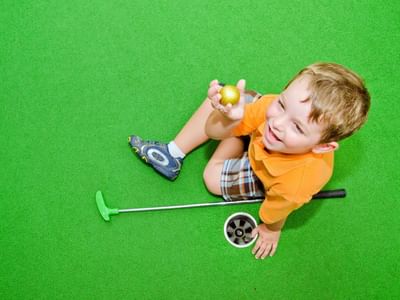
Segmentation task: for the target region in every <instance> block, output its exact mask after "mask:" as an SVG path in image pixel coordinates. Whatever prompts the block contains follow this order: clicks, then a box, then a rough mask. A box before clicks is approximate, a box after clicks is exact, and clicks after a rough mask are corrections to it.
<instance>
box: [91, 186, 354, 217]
mask: <svg viewBox="0 0 400 300" xmlns="http://www.w3.org/2000/svg"><path fill="white" fill-rule="evenodd" d="M343 197H346V190H345V189H337V190H329V191H321V192H319V193H317V194H315V195H314V196H313V199H326V198H343ZM262 201H264V199H254V200H240V201H229V202H228V201H221V202H208V203H197V204H183V205H172V206H156V207H142V208H125V209H119V208H109V207H107V205H106V203H105V201H104V197H103V193H102V192H101V191H97V193H96V204H97V208H98V210H99V212H100V214H101V216H102V217H103V219H104V220H105V221H110V216H112V215H118V214H119V213H130V212H142V211H156V210H171V209H180V208H196V207H210V206H226V205H238V204H251V203H261V202H262Z"/></svg>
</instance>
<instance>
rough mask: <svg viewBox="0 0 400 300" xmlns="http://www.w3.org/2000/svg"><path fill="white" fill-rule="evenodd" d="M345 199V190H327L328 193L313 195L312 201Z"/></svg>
mask: <svg viewBox="0 0 400 300" xmlns="http://www.w3.org/2000/svg"><path fill="white" fill-rule="evenodd" d="M344 197H346V190H345V189H337V190H329V191H321V192H319V193H317V194H315V195H314V196H313V197H312V198H313V199H327V198H344Z"/></svg>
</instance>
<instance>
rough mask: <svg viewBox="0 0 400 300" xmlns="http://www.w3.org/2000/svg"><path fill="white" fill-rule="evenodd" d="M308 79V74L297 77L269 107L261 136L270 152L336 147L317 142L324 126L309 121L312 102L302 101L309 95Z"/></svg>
mask: <svg viewBox="0 0 400 300" xmlns="http://www.w3.org/2000/svg"><path fill="white" fill-rule="evenodd" d="M308 82H309V79H308V77H307V76H303V77H300V78H297V79H296V80H294V81H293V82H292V83H291V84H290V85H289V86H288V87H287V89H286V90H284V91H283V92H282V93H281V94H280V95H279V96H278V97H277V99H275V100H274V101H273V102H272V104H271V105H270V106H269V108H268V111H267V122H266V125H265V131H264V136H263V142H264V145H265V147H266V148H267V149H268V150H269V151H272V152H281V153H286V154H300V153H307V152H310V151H313V152H315V153H323V152H329V151H332V150H335V149H336V148H337V144H336V143H332V145H330V143H329V144H324V145H319V141H320V139H321V134H322V131H323V129H324V126H323V124H320V123H315V122H310V121H309V120H308V116H309V115H310V112H311V101H304V100H306V99H308V98H309V96H310V93H309V91H308ZM321 149H322V150H321Z"/></svg>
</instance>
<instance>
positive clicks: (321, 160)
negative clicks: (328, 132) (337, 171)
mask: <svg viewBox="0 0 400 300" xmlns="http://www.w3.org/2000/svg"><path fill="white" fill-rule="evenodd" d="M276 97H277V95H265V96H263V97H261V98H260V99H258V100H257V101H256V102H254V103H251V104H246V106H245V111H244V116H243V119H242V120H241V122H240V123H239V124H238V126H237V127H236V128H235V129H234V130H233V134H234V135H235V136H242V135H250V136H251V140H250V144H249V149H248V157H249V160H250V165H251V168H252V169H253V171H254V173H255V174H256V175H257V177H258V178H259V179H260V180H261V182H262V183H263V184H264V188H265V192H266V195H265V196H266V197H265V200H264V202H263V203H262V205H261V207H260V212H259V215H260V218H261V220H262V221H263V222H264V223H266V224H271V223H275V222H277V221H280V220H282V219H284V218H286V217H287V216H288V215H289V214H290V213H291V212H292V211H294V210H296V209H298V208H299V207H301V206H302V205H303V204H305V203H307V202H309V201H310V200H311V198H312V196H313V195H314V194H316V193H318V192H319V191H320V190H321V189H322V187H323V186H324V185H325V184H326V183H327V182H328V180H329V179H330V177H331V176H332V172H333V152H329V153H325V154H315V153H313V152H308V153H304V154H283V153H271V152H269V151H267V150H266V149H265V147H264V144H263V141H262V136H263V134H264V129H265V122H266V112H267V110H268V107H269V105H270V104H271V103H272V101H273V100H275V98H276Z"/></svg>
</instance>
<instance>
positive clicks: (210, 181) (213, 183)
mask: <svg viewBox="0 0 400 300" xmlns="http://www.w3.org/2000/svg"><path fill="white" fill-rule="evenodd" d="M220 177H221V172H220V171H219V172H218V168H216V167H215V166H214V165H210V164H208V165H207V166H206V168H205V169H204V172H203V180H204V184H205V185H206V187H207V189H208V191H209V192H210V193H213V194H214V195H221V186H220Z"/></svg>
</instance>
